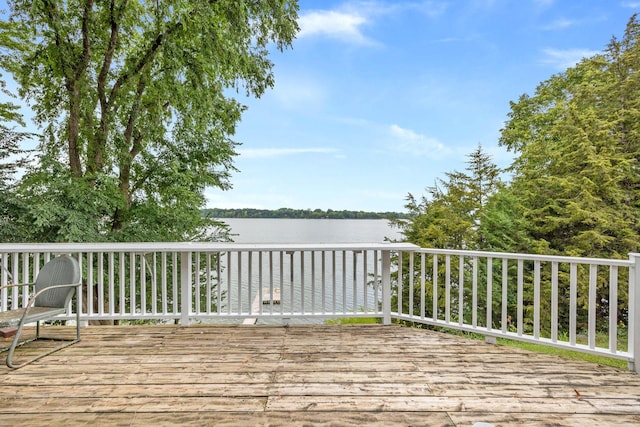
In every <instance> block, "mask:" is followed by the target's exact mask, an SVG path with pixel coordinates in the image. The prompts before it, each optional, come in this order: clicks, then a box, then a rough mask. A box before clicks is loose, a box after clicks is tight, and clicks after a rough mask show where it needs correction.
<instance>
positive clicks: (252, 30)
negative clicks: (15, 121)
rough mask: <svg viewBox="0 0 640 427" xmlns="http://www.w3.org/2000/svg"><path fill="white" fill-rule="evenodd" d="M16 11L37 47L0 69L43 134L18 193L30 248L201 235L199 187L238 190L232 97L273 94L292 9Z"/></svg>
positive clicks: (40, 6) (48, 4)
mask: <svg viewBox="0 0 640 427" xmlns="http://www.w3.org/2000/svg"><path fill="white" fill-rule="evenodd" d="M9 5H10V8H11V11H12V15H11V19H12V20H14V21H15V22H19V23H20V24H22V25H23V26H25V27H26V28H28V29H29V30H30V31H31V33H32V36H33V40H34V41H35V42H34V44H33V45H32V47H31V48H30V49H27V50H16V51H15V52H12V53H13V55H12V58H13V59H14V60H13V61H12V62H11V63H10V64H8V65H7V66H6V68H7V69H8V70H9V71H11V72H12V73H13V75H14V78H15V80H16V81H17V82H18V84H19V85H20V94H21V95H22V96H23V97H24V98H25V99H26V100H27V101H29V103H30V105H31V107H32V108H33V110H34V113H35V119H36V121H37V123H38V124H39V125H40V126H42V129H43V133H44V140H43V141H42V144H41V146H40V153H41V155H40V158H39V160H40V161H39V162H38V164H37V166H36V167H34V168H33V169H31V170H30V171H29V172H28V173H27V175H26V176H25V178H24V180H23V186H22V190H21V193H22V196H23V198H24V199H25V201H26V202H27V203H26V204H27V205H28V206H29V207H30V208H29V212H28V214H27V215H28V216H29V217H30V221H31V222H32V224H33V228H32V230H31V231H32V235H31V236H27V238H29V239H33V240H53V241H59V240H73V241H78V240H105V239H106V240H179V239H190V238H196V237H198V233H199V232H201V231H202V230H203V229H204V228H205V227H206V226H207V225H208V222H207V220H206V219H205V218H202V215H201V211H200V209H201V208H202V207H203V206H204V202H205V200H204V195H203V192H204V189H205V188H206V187H207V186H217V187H220V188H223V189H226V188H228V187H229V186H230V184H229V174H230V172H231V171H232V170H233V164H232V159H233V156H234V155H235V152H234V147H235V145H236V143H235V142H234V141H232V140H231V139H230V137H231V136H232V135H233V134H234V131H235V126H236V124H237V122H238V121H239V120H240V116H241V113H242V111H243V109H244V106H243V105H241V104H240V103H239V102H237V101H236V100H235V99H234V98H233V94H234V93H236V92H237V91H244V92H245V93H246V95H249V96H256V97H259V96H260V95H261V94H262V93H263V92H264V91H265V90H266V89H267V88H269V87H271V86H272V85H273V84H274V76H273V74H272V63H271V62H270V61H269V59H268V53H269V52H268V49H269V48H270V47H271V46H274V47H275V48H277V49H280V50H282V49H284V48H286V47H288V46H290V44H291V42H292V40H293V37H294V36H295V33H296V31H297V29H298V27H297V24H296V19H297V8H298V6H297V3H296V1H295V0H204V1H190V0H153V1H151V0H142V1H131V0H105V1H95V0H68V1H62V2H60V1H52V0H35V1H32V0H29V1H26V0H13V1H9ZM36 201H37V202H38V203H35V202H36ZM29 202H31V203H29Z"/></svg>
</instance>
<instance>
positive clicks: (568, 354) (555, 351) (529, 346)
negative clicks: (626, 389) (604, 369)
mask: <svg viewBox="0 0 640 427" xmlns="http://www.w3.org/2000/svg"><path fill="white" fill-rule="evenodd" d="M497 341H498V344H500V345H505V346H508V347H515V348H521V349H523V350H529V351H535V352H537V353H544V354H551V355H554V356H560V357H563V358H565V359H571V360H582V361H585V362H590V363H596V364H599V365H606V366H613V367H614V368H620V369H627V361H626V360H620V359H613V358H611V357H605V356H597V355H594V354H589V353H582V352H579V351H573V350H566V349H564V348H557V347H548V346H546V345H541V344H533V343H528V342H523V341H515V340H509V339H506V338H498V339H497Z"/></svg>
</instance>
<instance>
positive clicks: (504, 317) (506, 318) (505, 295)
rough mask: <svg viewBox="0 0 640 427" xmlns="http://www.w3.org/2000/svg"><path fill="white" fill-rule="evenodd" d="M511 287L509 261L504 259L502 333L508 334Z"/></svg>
mask: <svg viewBox="0 0 640 427" xmlns="http://www.w3.org/2000/svg"><path fill="white" fill-rule="evenodd" d="M508 286H509V260H507V259H506V258H502V299H501V302H502V308H501V313H500V314H501V319H500V326H501V329H502V333H503V334H506V333H507V325H508V324H509V314H508V307H509V306H508V304H509V301H508V295H509V294H508V292H509V289H508Z"/></svg>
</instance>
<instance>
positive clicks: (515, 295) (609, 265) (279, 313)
mask: <svg viewBox="0 0 640 427" xmlns="http://www.w3.org/2000/svg"><path fill="white" fill-rule="evenodd" d="M61 253H68V254H73V255H74V256H76V257H77V258H78V259H79V261H80V263H81V265H82V269H83V278H84V282H83V288H82V300H83V304H82V306H81V307H80V316H81V320H82V321H83V322H89V321H100V320H119V321H125V320H128V321H131V320H134V321H135V320H154V321H167V322H170V321H174V322H180V323H181V324H182V325H189V324H190V323H191V322H231V321H241V320H244V321H245V322H246V321H249V322H255V321H261V322H269V319H274V320H278V321H283V319H285V320H286V319H293V318H303V319H305V321H306V320H307V319H317V320H318V321H320V320H322V319H328V318H342V317H375V318H380V319H382V321H383V323H385V324H388V323H391V321H392V319H397V320H404V321H410V322H416V323H422V324H427V325H433V326H438V327H447V328H452V329H457V330H464V331H470V332H476V333H479V334H482V335H484V336H486V337H488V338H489V339H490V340H491V339H495V337H505V338H510V339H517V340H523V341H530V342H535V343H540V344H544V345H550V346H556V347H564V348H569V349H572V350H577V351H583V352H587V353H593V354H600V355H606V356H609V357H613V358H618V359H623V360H627V361H628V362H629V365H630V368H631V369H633V370H636V371H639V370H640V363H639V362H637V361H636V359H637V357H638V355H640V326H639V325H638V322H639V317H640V285H639V283H638V282H639V281H640V274H638V273H637V272H638V271H640V255H637V254H631V255H630V258H629V259H627V260H608V259H592V258H573V257H557V256H542V255H525V254H506V253H488V252H474V251H455V250H441V249H421V248H418V247H417V246H415V245H411V244H405V243H372V244H315V245H308V244H280V245H268V244H234V243H108V244H106V243H104V244H0V285H4V284H8V283H29V282H32V281H33V280H34V278H35V277H36V276H37V274H38V271H39V269H40V268H41V267H42V265H44V263H45V262H46V261H48V260H49V259H50V258H51V257H53V256H55V255H57V254H61ZM31 291H32V290H31V289H30V288H29V287H28V286H25V287H22V288H20V287H17V288H13V289H12V290H11V291H10V292H7V291H6V290H5V291H3V293H1V294H0V311H4V310H7V309H12V308H18V307H21V306H24V305H25V304H26V303H27V300H28V296H29V294H30V293H31ZM75 310H76V307H71V313H72V314H71V315H70V316H69V319H71V318H72V317H73V316H74V314H73V313H75ZM64 319H66V318H64V317H63V318H61V320H64ZM621 325H627V326H624V327H622V326H621ZM603 337H604V341H602V339H603Z"/></svg>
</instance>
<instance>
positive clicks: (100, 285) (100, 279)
mask: <svg viewBox="0 0 640 427" xmlns="http://www.w3.org/2000/svg"><path fill="white" fill-rule="evenodd" d="M96 256H97V257H98V315H99V316H102V315H103V314H104V253H103V252H97V253H96Z"/></svg>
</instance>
